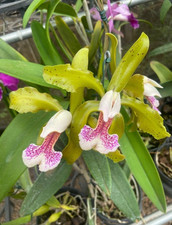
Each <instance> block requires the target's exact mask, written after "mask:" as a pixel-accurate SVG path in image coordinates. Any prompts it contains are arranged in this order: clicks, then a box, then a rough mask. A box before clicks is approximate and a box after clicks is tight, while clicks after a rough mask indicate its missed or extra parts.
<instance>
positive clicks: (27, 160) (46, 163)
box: [22, 110, 72, 172]
mask: <svg viewBox="0 0 172 225" xmlns="http://www.w3.org/2000/svg"><path fill="white" fill-rule="evenodd" d="M71 120H72V115H71V113H70V112H69V111H67V110H60V111H59V112H57V113H56V114H55V115H54V116H53V117H51V119H50V120H49V121H48V123H47V125H46V126H45V127H44V128H43V131H42V133H41V134H40V137H42V138H44V141H43V143H42V145H40V146H39V145H35V144H30V145H29V146H28V147H27V148H26V149H25V150H24V151H23V154H22V158H23V162H24V164H25V165H26V166H27V167H33V166H35V165H37V164H38V165H39V170H40V171H42V172H46V171H48V170H52V169H54V168H55V167H57V166H58V164H59V163H60V160H61V158H62V153H61V152H57V151H55V150H54V145H55V143H56V141H57V140H58V138H59V137H60V134H61V133H62V132H63V131H65V130H66V129H67V127H68V126H69V124H70V123H71Z"/></svg>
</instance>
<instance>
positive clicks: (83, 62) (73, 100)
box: [70, 48, 89, 114]
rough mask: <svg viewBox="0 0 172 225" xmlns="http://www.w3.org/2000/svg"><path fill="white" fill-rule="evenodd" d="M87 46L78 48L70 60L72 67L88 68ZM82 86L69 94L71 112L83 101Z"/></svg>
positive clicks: (83, 69) (84, 69)
mask: <svg viewBox="0 0 172 225" xmlns="http://www.w3.org/2000/svg"><path fill="white" fill-rule="evenodd" d="M88 53H89V50H88V48H82V49H80V50H79V51H78V52H77V53H76V54H75V56H74V58H73V60H72V65H71V66H72V68H73V69H78V70H81V71H87V70H88ZM83 98H84V87H80V88H78V89H77V90H76V92H74V93H71V94H70V112H71V113H72V114H73V112H74V111H75V109H76V108H77V107H78V106H79V105H80V104H81V103H82V102H83Z"/></svg>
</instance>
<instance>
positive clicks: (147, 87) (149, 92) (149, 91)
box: [143, 83, 161, 97]
mask: <svg viewBox="0 0 172 225" xmlns="http://www.w3.org/2000/svg"><path fill="white" fill-rule="evenodd" d="M143 94H144V95H145V96H159V97H161V94H160V93H159V91H158V90H157V89H156V88H155V87H154V86H152V85H151V84H149V83H146V84H144V93H143Z"/></svg>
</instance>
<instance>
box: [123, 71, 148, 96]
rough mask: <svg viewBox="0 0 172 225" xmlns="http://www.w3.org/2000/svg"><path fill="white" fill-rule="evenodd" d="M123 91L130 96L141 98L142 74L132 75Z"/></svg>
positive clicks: (142, 90) (142, 89) (142, 87)
mask: <svg viewBox="0 0 172 225" xmlns="http://www.w3.org/2000/svg"><path fill="white" fill-rule="evenodd" d="M125 91H127V92H128V94H129V95H130V96H132V97H136V98H140V99H142V98H143V92H144V85H143V76H142V75H140V74H135V75H133V76H132V77H131V78H130V80H129V82H128V84H127V85H126V86H125Z"/></svg>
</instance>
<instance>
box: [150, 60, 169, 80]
mask: <svg viewBox="0 0 172 225" xmlns="http://www.w3.org/2000/svg"><path fill="white" fill-rule="evenodd" d="M150 66H151V68H152V69H153V71H154V72H155V73H156V74H157V76H158V78H159V79H160V82H161V83H165V82H167V81H172V71H170V70H169V69H168V68H167V67H166V66H164V65H163V64H162V63H159V62H157V61H152V62H151V63H150Z"/></svg>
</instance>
